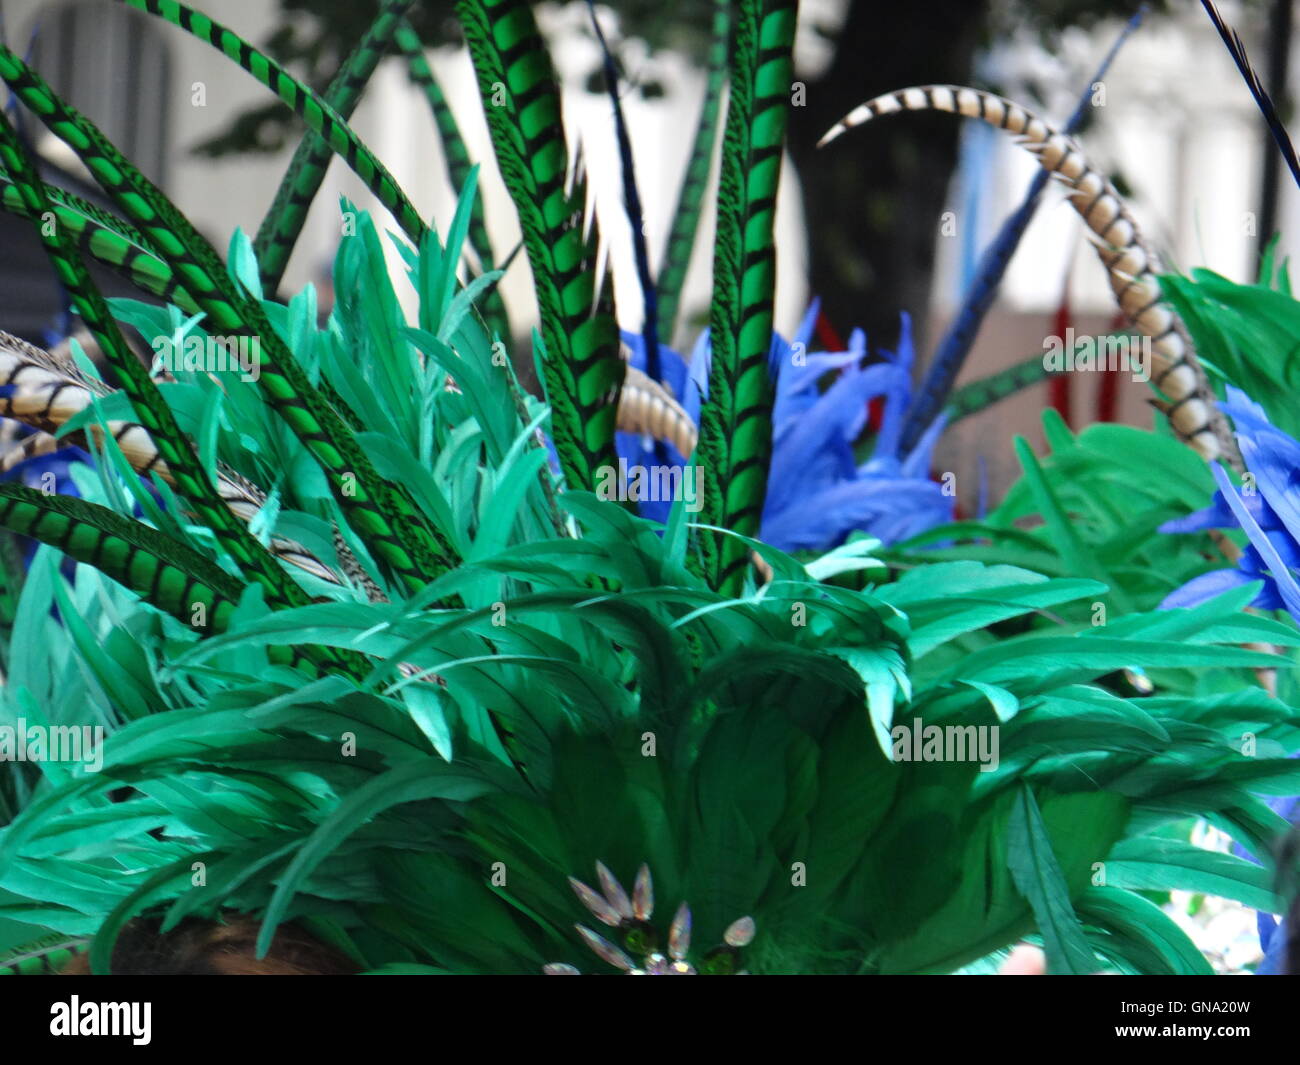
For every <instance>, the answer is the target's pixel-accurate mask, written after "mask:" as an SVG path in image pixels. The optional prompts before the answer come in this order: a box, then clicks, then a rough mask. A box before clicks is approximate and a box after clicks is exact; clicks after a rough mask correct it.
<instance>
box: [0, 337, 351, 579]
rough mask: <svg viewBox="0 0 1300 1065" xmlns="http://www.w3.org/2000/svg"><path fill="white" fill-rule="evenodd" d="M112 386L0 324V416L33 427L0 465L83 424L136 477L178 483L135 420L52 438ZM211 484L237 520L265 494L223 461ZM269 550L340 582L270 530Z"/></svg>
mask: <svg viewBox="0 0 1300 1065" xmlns="http://www.w3.org/2000/svg"><path fill="white" fill-rule="evenodd" d="M113 394H114V390H113V389H111V388H110V387H109V386H108V385H106V384H104V382H103V381H99V380H97V379H95V378H93V377H88V376H86V375H84V374H83V373H82V372H81V371H80V370H79V369H78V368H77V367H76V366H74V365H73V364H72V363H70V362H65V361H63V360H62V359H59V358H58V357H57V356H56V355H54V354H53V353H51V352H47V351H44V350H42V349H41V348H38V347H36V346H34V345H32V344H28V343H27V342H26V341H24V340H21V339H19V338H18V337H16V336H12V335H11V334H9V333H6V332H4V331H3V330H0V417H3V418H9V419H13V420H15V421H18V422H21V423H22V424H24V425H27V426H30V427H31V428H33V429H37V430H39V432H37V433H36V434H34V435H32V436H29V437H27V438H25V439H24V440H22V441H20V442H19V443H18V444H17V446H14V447H11V448H10V449H8V450H7V451H5V453H4V454H3V455H0V472H4V471H7V470H8V469H11V468H12V467H13V466H14V465H15V464H17V463H18V462H20V461H22V460H23V459H25V458H30V457H32V456H34V455H40V454H48V453H49V452H50V451H53V450H55V449H56V448H59V447H64V446H67V445H68V444H73V443H82V444H84V443H86V436H87V432H88V433H89V435H90V437H91V438H93V439H94V441H95V442H96V443H97V444H102V437H103V429H104V428H106V429H107V431H108V433H109V434H110V435H111V436H112V437H113V439H114V440H115V441H116V442H117V446H118V448H119V449H120V450H121V452H122V455H123V457H124V458H125V459H126V460H127V461H128V462H129V463H130V464H131V467H132V469H134V470H135V471H136V472H137V473H139V474H140V475H141V476H143V477H148V476H150V475H152V474H156V475H157V476H159V477H161V478H162V479H163V480H164V481H166V482H167V483H168V484H169V485H171V486H172V487H177V483H176V478H175V476H174V475H173V474H172V472H171V470H170V469H169V468H168V466H167V463H166V461H165V460H164V459H163V457H162V455H161V453H160V452H159V450H158V448H157V446H156V445H155V444H154V441H153V438H152V437H151V436H150V435H149V431H148V430H147V429H145V427H144V426H143V425H141V424H140V423H138V422H131V421H117V420H109V421H106V422H105V424H104V427H103V428H101V426H100V425H99V424H97V423H95V424H92V425H91V426H89V427H88V430H87V432H80V431H78V432H71V433H66V434H64V435H63V436H62V437H59V438H57V439H56V438H55V435H54V434H56V433H58V432H59V430H60V429H62V428H63V426H64V425H66V424H67V423H68V422H69V421H70V420H71V419H72V418H74V417H75V416H76V415H78V414H80V413H81V412H82V411H84V410H86V409H88V408H89V407H90V406H91V405H92V404H94V402H95V401H96V400H97V399H104V398H106V397H108V396H110V395H113ZM216 489H217V494H218V495H219V496H220V498H221V501H222V502H223V503H224V504H225V505H226V506H227V507H228V508H229V509H230V510H231V511H232V512H233V513H234V514H235V515H236V516H237V517H238V518H239V519H240V520H241V521H243V522H244V523H248V522H249V521H252V519H253V517H254V516H255V515H256V514H257V513H258V511H259V510H261V508H262V505H263V504H264V503H265V502H266V495H265V493H264V492H262V490H261V489H260V488H258V487H257V486H256V485H254V484H252V483H251V482H250V481H248V480H247V479H246V478H244V477H242V476H240V475H239V474H238V473H236V472H235V471H233V470H229V469H225V468H224V467H219V468H218V470H217V476H216ZM270 550H271V553H272V554H274V555H275V556H276V557H277V558H280V559H281V560H283V561H285V562H287V563H289V564H290V565H293V566H296V567H298V568H299V569H301V570H304V571H305V572H308V573H311V574H312V575H313V576H316V577H319V578H320V579H321V580H324V581H328V582H330V583H332V584H340V583H342V582H341V581H340V579H339V576H338V574H336V573H335V572H334V571H333V570H331V569H330V568H329V567H328V566H326V565H325V564H324V563H322V562H321V561H320V560H319V559H318V558H316V557H315V556H314V555H313V554H311V552H309V551H308V550H307V549H306V548H305V547H303V546H302V545H301V544H299V543H296V542H295V541H293V540H289V539H286V538H283V537H272V539H271V542H270Z"/></svg>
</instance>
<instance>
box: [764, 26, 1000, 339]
mask: <svg viewBox="0 0 1300 1065" xmlns="http://www.w3.org/2000/svg"><path fill="white" fill-rule="evenodd" d="M987 7H988V3H987V0H914V2H912V3H903V4H886V3H880V2H876V0H851V3H850V8H849V12H848V16H847V19H846V21H845V24H844V27H843V29H842V30H841V32H840V34H839V37H838V40H837V41H836V51H835V59H834V61H833V62H832V64H831V66H830V67H829V68H828V69H827V71H826V73H825V75H824V76H823V77H821V78H819V79H818V80H816V81H813V82H810V83H809V84H808V86H807V101H806V105H805V106H804V107H802V108H796V109H795V110H794V111H793V112H792V114H791V123H790V131H789V147H790V154H791V158H792V159H793V161H794V164H795V167H796V168H797V169H798V172H799V180H800V182H801V183H802V185H803V201H804V211H805V213H806V217H807V222H808V240H809V263H810V265H809V283H810V285H811V288H812V292H813V294H814V295H816V296H820V297H821V300H822V310H823V312H824V313H825V315H826V316H827V318H828V320H829V321H830V323H831V324H832V325H833V326H834V328H835V329H836V330H837V331H838V332H839V333H840V334H841V335H847V333H848V331H849V330H850V329H852V328H853V327H855V326H861V327H863V328H864V329H866V330H867V335H868V339H869V340H870V342H871V343H872V345H875V344H877V343H883V344H886V345H887V346H888V345H892V344H893V342H894V339H895V337H896V335H897V332H898V313H899V311H902V310H906V311H909V312H911V313H912V315H913V316H914V317H915V318H916V320H917V325H918V327H919V328H920V329H922V330H923V329H924V325H925V321H924V315H925V311H926V308H927V305H928V301H929V292H930V274H931V270H932V267H933V261H934V244H935V238H936V236H937V235H938V232H939V226H940V224H941V216H942V213H943V210H944V197H945V193H946V191H947V188H948V182H949V179H950V177H951V175H952V170H953V166H954V165H955V162H956V157H957V136H958V130H959V125H960V123H959V120H958V119H955V118H953V116H951V115H928V114H914V115H913V114H909V115H903V116H899V117H891V118H888V119H885V120H881V121H879V122H877V123H873V124H872V125H870V126H868V127H867V128H865V129H861V130H855V131H854V132H853V133H851V134H849V135H847V136H845V137H842V138H841V139H839V140H837V141H835V142H834V143H833V144H831V145H829V146H828V147H826V148H823V149H821V150H818V149H817V147H816V145H817V140H818V138H820V137H821V135H822V134H823V133H825V132H826V130H827V129H829V128H830V127H831V125H833V124H834V123H835V122H836V121H837V120H838V119H839V118H840V117H842V116H843V115H844V114H845V113H846V112H847V111H849V110H850V109H851V108H854V107H856V106H857V105H858V104H860V103H862V102H863V101H865V100H867V99H869V98H870V97H872V96H876V95H878V94H879V93H882V92H888V91H889V90H891V89H900V88H903V87H905V86H908V85H922V84H933V83H948V82H951V83H956V84H966V83H967V82H968V81H969V79H970V71H971V66H972V61H973V58H974V54H975V50H976V48H977V46H978V44H979V42H980V39H981V31H982V30H983V28H984V25H985V18H986V15H987Z"/></svg>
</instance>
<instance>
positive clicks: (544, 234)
mask: <svg viewBox="0 0 1300 1065" xmlns="http://www.w3.org/2000/svg"><path fill="white" fill-rule="evenodd" d="M456 11H457V14H458V15H459V17H460V21H461V26H462V28H463V29H464V32H465V40H466V43H467V44H468V46H469V51H470V55H471V57H472V58H473V60H474V68H475V72H476V73H477V75H478V83H479V93H480V96H481V97H482V103H483V111H484V115H485V117H486V119H487V124H488V130H489V132H490V133H491V135H492V144H493V147H494V149H495V150H496V155H497V161H498V164H499V165H500V168H501V174H502V177H503V178H504V180H505V183H506V187H507V189H508V190H509V192H510V196H511V199H512V201H513V202H514V205H515V210H516V212H517V213H518V216H519V223H520V228H521V230H522V231H523V237H524V247H525V249H526V250H527V252H528V261H529V264H530V265H531V267H532V270H533V282H534V290H535V292H536V296H537V304H538V310H539V313H540V317H541V335H542V340H543V342H544V344H545V356H544V358H543V359H542V360H541V368H542V377H543V380H544V383H545V386H546V398H547V400H548V402H549V403H550V405H551V438H552V440H553V441H554V443H555V450H556V452H557V453H558V455H559V458H560V465H561V467H562V469H563V471H564V475H565V479H566V481H567V483H568V485H569V487H570V488H574V489H579V490H586V491H593V490H594V489H595V487H596V485H597V483H598V476H599V475H598V470H599V469H600V467H602V466H612V465H614V463H615V453H614V426H615V418H616V407H617V395H618V388H619V384H620V382H621V381H622V377H623V369H624V367H623V363H622V360H621V359H620V358H619V355H618V331H617V328H616V327H615V324H614V317H613V314H612V313H611V312H610V309H609V308H610V304H609V302H608V300H609V290H608V289H606V290H605V293H604V296H605V298H604V299H602V298H600V296H599V295H598V292H597V278H598V269H597V264H596V248H597V233H596V227H595V224H594V221H593V222H592V223H591V225H590V227H589V228H588V227H586V226H585V215H586V186H585V182H584V180H583V179H582V177H581V173H580V169H579V168H577V167H575V168H574V170H573V171H572V172H570V171H569V169H568V166H567V162H568V147H567V144H566V141H565V138H564V122H563V118H562V115H561V110H560V94H559V89H558V87H557V85H556V81H555V73H554V70H553V69H552V67H551V61H550V56H549V54H548V53H547V50H546V45H545V44H544V43H543V41H542V38H541V35H540V34H539V33H538V30H537V23H536V22H535V20H534V18H533V13H532V9H531V8H530V6H529V5H528V3H527V2H526V0H459V2H458V3H457V5H456Z"/></svg>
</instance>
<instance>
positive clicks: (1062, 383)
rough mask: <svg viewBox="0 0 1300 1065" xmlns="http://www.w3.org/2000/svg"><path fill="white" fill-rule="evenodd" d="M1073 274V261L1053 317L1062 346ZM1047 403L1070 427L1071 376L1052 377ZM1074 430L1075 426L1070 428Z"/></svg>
mask: <svg viewBox="0 0 1300 1065" xmlns="http://www.w3.org/2000/svg"><path fill="white" fill-rule="evenodd" d="M1072 273H1073V260H1071V266H1070V268H1069V269H1067V270H1066V271H1065V284H1064V285H1063V286H1062V288H1061V303H1060V306H1058V307H1057V308H1056V314H1055V315H1054V316H1053V317H1052V328H1053V329H1054V330H1055V331H1056V336H1057V337H1059V338H1060V341H1061V343H1062V344H1064V343H1065V338H1066V336H1067V335H1068V334H1069V330H1070V321H1071V317H1072V315H1071V314H1070V277H1071V275H1072ZM1047 402H1048V404H1049V406H1051V408H1052V409H1053V410H1054V411H1056V413H1057V414H1059V415H1060V416H1061V420H1062V421H1064V422H1065V424H1066V425H1067V426H1069V425H1070V375H1069V373H1068V372H1067V373H1060V374H1057V375H1056V376H1055V377H1052V378H1050V379H1049V380H1048V382H1047ZM1070 427H1071V428H1073V426H1070Z"/></svg>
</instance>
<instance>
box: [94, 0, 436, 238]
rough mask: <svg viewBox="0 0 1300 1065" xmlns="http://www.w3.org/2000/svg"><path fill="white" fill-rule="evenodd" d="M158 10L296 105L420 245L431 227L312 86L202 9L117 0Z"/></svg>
mask: <svg viewBox="0 0 1300 1065" xmlns="http://www.w3.org/2000/svg"><path fill="white" fill-rule="evenodd" d="M117 2H118V3H122V4H126V5H128V6H129V7H133V8H136V9H137V10H138V11H144V12H146V13H147V14H150V15H155V16H157V17H158V18H161V19H164V20H166V21H167V22H170V23H171V24H172V25H174V26H178V27H179V28H180V29H182V30H184V31H185V32H186V33H189V34H191V35H192V36H194V37H197V38H198V39H199V40H201V41H203V42H204V43H205V44H208V45H211V46H212V47H213V48H215V49H217V51H219V52H221V53H223V54H224V55H225V56H227V57H228V58H229V59H232V60H234V61H235V62H236V63H238V64H239V66H240V67H242V68H243V69H244V70H245V71H247V72H248V73H249V74H251V75H252V76H253V77H254V78H256V79H257V80H258V81H259V82H261V83H262V85H264V86H266V88H268V89H270V90H271V91H272V92H273V93H275V94H276V95H277V96H278V97H279V98H280V99H281V100H283V101H284V102H285V103H286V104H288V105H289V107H291V108H292V109H293V112H294V114H296V115H297V116H298V117H299V118H301V119H302V120H303V122H304V123H306V125H307V128H308V129H309V130H311V131H312V132H313V133H315V134H317V135H319V136H320V137H322V138H323V139H324V140H325V143H327V144H328V145H329V146H330V148H331V150H333V151H334V152H336V153H337V154H338V155H339V156H340V157H341V158H342V159H343V161H344V162H345V163H347V165H348V167H349V169H351V171H352V172H353V173H354V174H356V175H357V177H358V178H360V179H361V181H362V183H363V184H364V185H365V186H366V188H368V189H369V190H370V191H371V192H372V193H374V195H375V197H376V198H377V199H378V200H379V202H380V203H382V204H383V205H384V206H385V207H386V208H388V210H389V211H391V212H392V214H393V217H394V218H395V219H396V220H397V224H398V225H399V226H400V227H401V228H402V231H403V232H404V233H405V234H406V235H407V236H408V237H410V239H411V240H412V242H414V243H416V244H419V242H420V240H421V238H422V237H423V236H424V231H425V229H426V226H425V224H424V222H423V221H421V219H420V216H419V214H418V213H417V212H416V210H415V208H414V207H413V206H412V205H411V201H410V200H409V199H407V196H406V193H404V192H403V191H402V189H401V187H400V186H399V185H398V184H397V181H396V180H395V179H394V178H393V175H392V174H390V173H389V172H388V171H387V170H386V169H385V168H384V166H383V164H382V163H380V161H379V160H378V159H377V158H376V157H375V155H374V153H373V152H372V151H370V149H369V148H367V147H366V146H365V145H364V144H363V143H362V142H361V138H359V137H358V136H357V135H356V133H354V132H353V130H352V129H351V127H350V126H348V124H347V122H345V121H344V120H343V119H342V118H340V117H339V115H338V113H337V112H336V111H335V110H334V109H333V108H332V107H330V106H329V104H327V103H326V102H325V101H324V100H323V99H321V97H320V96H319V95H317V94H316V93H315V92H313V91H312V90H311V89H310V88H309V87H308V86H306V85H304V84H303V83H302V82H300V81H298V80H297V79H296V78H295V77H294V76H293V75H292V74H290V73H289V72H288V71H287V70H285V69H284V67H282V66H281V65H280V64H279V63H277V62H276V61H275V60H274V59H272V58H271V57H270V56H268V55H265V54H264V53H262V52H260V51H259V50H258V49H256V48H254V47H253V46H252V45H251V44H249V43H248V42H247V41H245V40H244V39H243V38H242V37H240V36H239V35H238V34H237V33H235V32H234V31H233V30H230V29H227V28H226V27H225V26H223V25H221V23H219V22H214V21H213V20H212V19H210V18H208V16H207V15H205V14H203V13H202V12H201V11H195V10H194V9H193V8H191V7H187V6H186V5H185V4H178V3H176V2H175V0H117Z"/></svg>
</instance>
